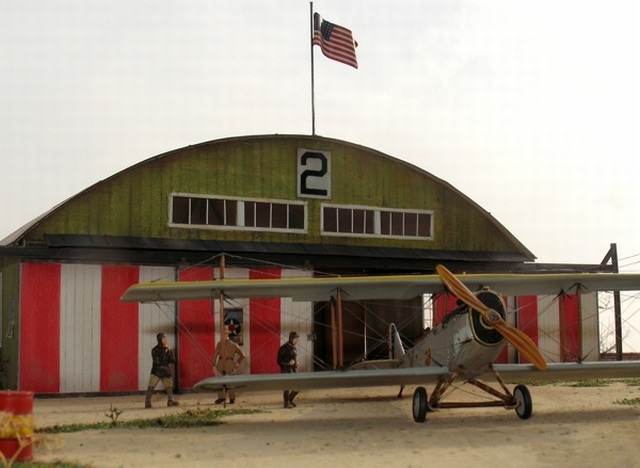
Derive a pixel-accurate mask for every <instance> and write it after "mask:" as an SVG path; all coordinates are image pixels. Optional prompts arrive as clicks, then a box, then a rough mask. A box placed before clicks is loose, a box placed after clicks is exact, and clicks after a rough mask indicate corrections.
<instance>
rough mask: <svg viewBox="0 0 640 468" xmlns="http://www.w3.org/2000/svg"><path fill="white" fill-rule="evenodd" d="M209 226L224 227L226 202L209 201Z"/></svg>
mask: <svg viewBox="0 0 640 468" xmlns="http://www.w3.org/2000/svg"><path fill="white" fill-rule="evenodd" d="M209 224H212V225H214V226H224V200H209Z"/></svg>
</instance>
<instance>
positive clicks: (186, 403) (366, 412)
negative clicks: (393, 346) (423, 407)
mask: <svg viewBox="0 0 640 468" xmlns="http://www.w3.org/2000/svg"><path fill="white" fill-rule="evenodd" d="M529 388H530V391H531V394H532V397H533V405H534V406H533V416H532V417H531V419H529V420H526V421H525V420H521V419H519V418H518V417H517V416H516V414H515V412H514V411H513V410H505V409H503V408H464V409H443V410H440V411H438V412H433V413H429V414H428V416H427V421H426V422H425V423H424V424H417V423H415V422H413V418H412V416H411V400H412V398H411V397H412V395H413V387H407V388H406V389H405V393H404V395H405V396H404V398H402V399H397V398H396V397H395V395H396V393H397V390H398V389H397V387H381V388H365V389H350V390H319V391H308V392H303V393H301V394H300V395H299V397H298V399H297V401H296V402H297V403H298V407H297V408H294V409H284V408H282V403H281V394H279V393H277V392H268V393H253V394H241V395H239V397H238V399H237V401H236V404H235V405H234V407H236V408H250V409H259V410H261V411H262V412H261V413H258V414H250V415H235V416H229V417H226V418H224V419H223V421H224V423H223V424H222V425H219V426H215V427H204V428H195V429H159V428H158V429H126V428H115V429H108V430H90V431H83V432H77V433H70V434H57V435H50V436H45V437H46V438H48V441H47V442H48V443H47V444H45V445H39V446H37V447H35V449H34V461H54V460H64V461H73V462H77V463H82V464H87V465H91V466H95V467H134V466H135V467H144V466H149V467H151V466H212V465H214V464H215V465H222V464H223V463H224V464H227V465H233V466H238V467H254V466H255V467H258V466H260V467H263V466H278V467H297V468H299V467H314V466H318V467H320V466H322V467H324V466H331V465H333V466H336V467H342V466H347V467H348V466H368V467H384V466H393V467H421V466H435V465H438V464H443V465H444V466H451V465H454V464H455V465H457V466H464V465H467V466H479V467H484V466H499V465H503V466H510V467H530V466H560V465H561V466H564V467H574V466H575V467H582V466H583V465H585V464H587V465H588V466H616V467H632V466H639V465H640V443H639V435H640V407H639V406H629V405H621V404H617V403H616V402H617V401H620V400H623V399H633V398H638V397H640V387H637V386H629V385H626V384H623V383H613V384H611V385H609V386H607V387H571V386H568V385H567V384H558V385H546V386H532V387H529ZM454 397H456V400H458V401H459V400H463V399H467V398H469V397H470V396H468V395H467V394H465V393H464V392H458V394H457V395H454ZM143 399H144V398H143V397H141V396H124V397H93V398H89V397H87V398H59V399H58V398H56V399H48V398H47V399H36V400H35V401H34V418H35V422H36V425H37V426H38V427H44V426H50V425H55V424H68V423H73V422H86V423H89V422H97V421H103V422H108V421H109V419H108V418H107V416H106V413H109V409H110V406H111V405H113V406H114V407H116V408H118V409H119V410H122V411H123V413H122V414H121V415H120V417H119V421H125V420H128V419H135V418H140V417H145V418H150V417H153V416H161V415H165V414H168V413H175V412H180V411H185V410H187V409H190V408H191V409H194V408H198V407H199V408H203V407H209V406H216V405H214V404H213V400H214V399H215V395H211V394H183V395H178V399H179V400H180V402H181V406H180V407H175V408H168V407H167V406H166V399H165V397H164V396H163V395H160V394H158V395H156V396H155V397H154V408H153V409H147V410H145V409H143V406H144V402H143ZM217 407H219V406H217Z"/></svg>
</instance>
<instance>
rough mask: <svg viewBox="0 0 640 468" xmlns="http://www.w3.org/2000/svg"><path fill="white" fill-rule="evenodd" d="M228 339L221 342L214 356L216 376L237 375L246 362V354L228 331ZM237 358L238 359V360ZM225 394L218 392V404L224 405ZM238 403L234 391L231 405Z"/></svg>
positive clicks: (230, 395)
mask: <svg viewBox="0 0 640 468" xmlns="http://www.w3.org/2000/svg"><path fill="white" fill-rule="evenodd" d="M227 336H228V338H227V339H226V340H224V341H219V342H218V344H217V345H216V352H215V354H214V356H213V373H214V374H215V375H218V376H220V375H236V373H237V371H238V368H239V367H240V366H241V365H242V362H243V361H244V357H245V356H244V352H242V348H240V345H239V344H238V343H236V342H235V335H233V334H232V333H230V332H229V331H228V330H227ZM236 356H237V358H236ZM224 398H225V392H223V391H220V392H218V399H217V400H216V404H217V405H219V404H220V403H224ZM235 402H236V394H235V393H234V392H233V391H230V392H229V404H231V405H233V404H234V403H235Z"/></svg>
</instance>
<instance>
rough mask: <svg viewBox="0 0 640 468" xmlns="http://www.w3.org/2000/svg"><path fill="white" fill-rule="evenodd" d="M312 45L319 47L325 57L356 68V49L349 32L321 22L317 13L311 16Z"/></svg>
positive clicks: (323, 21)
mask: <svg viewBox="0 0 640 468" xmlns="http://www.w3.org/2000/svg"><path fill="white" fill-rule="evenodd" d="M313 45H318V46H320V50H321V51H322V53H323V54H324V55H325V57H328V58H330V59H331V60H336V61H338V62H342V63H344V64H346V65H350V66H352V67H353V68H358V59H357V58H356V47H358V43H357V42H356V41H354V40H353V36H352V35H351V31H350V30H348V29H347V28H343V27H342V26H338V25H337V24H333V23H330V22H329V21H326V20H323V19H322V16H320V15H319V14H318V13H315V14H314V15H313Z"/></svg>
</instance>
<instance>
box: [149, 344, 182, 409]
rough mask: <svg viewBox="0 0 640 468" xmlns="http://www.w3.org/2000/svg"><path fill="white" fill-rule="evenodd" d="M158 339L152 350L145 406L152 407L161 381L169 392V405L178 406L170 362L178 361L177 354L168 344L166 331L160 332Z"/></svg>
mask: <svg viewBox="0 0 640 468" xmlns="http://www.w3.org/2000/svg"><path fill="white" fill-rule="evenodd" d="M156 339H157V340H158V344H157V345H156V346H154V347H153V349H152V350H151V359H152V360H153V365H152V366H151V375H150V376H149V385H148V386H147V398H146V400H145V402H144V407H145V408H151V396H152V395H153V390H154V389H155V388H156V386H157V385H158V383H159V382H160V381H162V383H163V384H164V391H165V392H166V393H167V406H178V405H179V404H180V403H178V402H177V401H176V400H174V399H173V379H172V378H171V376H172V373H171V367H170V364H175V363H176V356H175V355H174V354H173V350H172V349H171V348H169V346H168V345H167V337H166V336H165V334H164V333H158V334H157V335H156Z"/></svg>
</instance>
